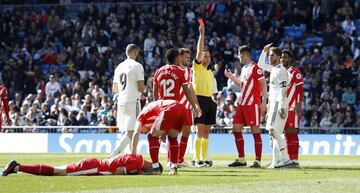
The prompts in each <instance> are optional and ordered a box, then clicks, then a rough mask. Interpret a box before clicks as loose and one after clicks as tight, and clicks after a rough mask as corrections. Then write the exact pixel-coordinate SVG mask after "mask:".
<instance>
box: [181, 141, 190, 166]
mask: <svg viewBox="0 0 360 193" xmlns="http://www.w3.org/2000/svg"><path fill="white" fill-rule="evenodd" d="M188 139H189V138H188V137H184V136H181V138H180V147H179V163H182V162H184V156H185V152H186V148H187V143H188Z"/></svg>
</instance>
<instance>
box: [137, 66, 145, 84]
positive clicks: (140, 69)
mask: <svg viewBox="0 0 360 193" xmlns="http://www.w3.org/2000/svg"><path fill="white" fill-rule="evenodd" d="M135 73H136V74H135V76H136V81H141V80H144V67H143V66H142V65H141V64H140V63H139V64H137V65H136V71H135Z"/></svg>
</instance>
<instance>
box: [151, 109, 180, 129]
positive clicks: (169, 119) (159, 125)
mask: <svg viewBox="0 0 360 193" xmlns="http://www.w3.org/2000/svg"><path fill="white" fill-rule="evenodd" d="M185 114H186V109H185V107H184V105H181V104H178V103H174V104H172V105H170V106H168V107H167V108H166V109H164V110H163V111H162V112H161V113H160V114H159V116H158V117H157V118H156V120H155V122H154V124H153V125H152V126H151V130H163V131H170V129H175V130H178V131H179V132H181V131H182V127H183V125H184V121H185Z"/></svg>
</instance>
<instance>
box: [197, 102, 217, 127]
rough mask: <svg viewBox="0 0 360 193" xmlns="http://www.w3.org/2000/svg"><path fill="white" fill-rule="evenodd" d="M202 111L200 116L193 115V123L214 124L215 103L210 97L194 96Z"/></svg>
mask: <svg viewBox="0 0 360 193" xmlns="http://www.w3.org/2000/svg"><path fill="white" fill-rule="evenodd" d="M196 97H197V99H198V101H199V105H200V108H201V111H202V115H201V117H195V119H194V122H195V124H198V123H200V124H205V125H214V124H216V109H217V105H216V103H215V102H214V101H213V100H212V98H211V97H204V96H196Z"/></svg>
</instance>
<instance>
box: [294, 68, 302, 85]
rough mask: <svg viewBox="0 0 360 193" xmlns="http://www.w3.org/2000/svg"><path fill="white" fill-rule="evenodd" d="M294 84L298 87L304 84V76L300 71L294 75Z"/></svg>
mask: <svg viewBox="0 0 360 193" xmlns="http://www.w3.org/2000/svg"><path fill="white" fill-rule="evenodd" d="M294 82H295V84H296V86H297V85H301V84H303V83H304V81H303V76H302V74H301V72H299V71H297V72H295V74H294Z"/></svg>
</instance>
